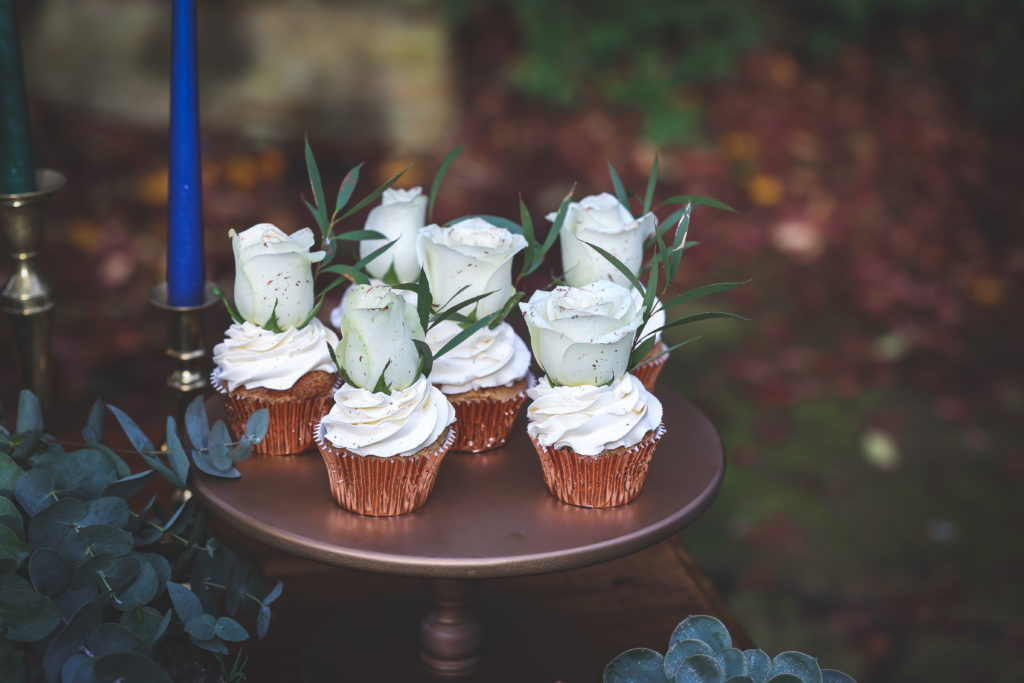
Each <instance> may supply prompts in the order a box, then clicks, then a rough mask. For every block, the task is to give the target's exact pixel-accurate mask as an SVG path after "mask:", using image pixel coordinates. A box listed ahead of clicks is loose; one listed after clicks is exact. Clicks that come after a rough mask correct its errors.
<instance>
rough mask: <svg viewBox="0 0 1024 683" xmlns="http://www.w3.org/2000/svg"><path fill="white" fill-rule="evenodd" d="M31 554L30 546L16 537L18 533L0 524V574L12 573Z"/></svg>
mask: <svg viewBox="0 0 1024 683" xmlns="http://www.w3.org/2000/svg"><path fill="white" fill-rule="evenodd" d="M31 554H32V546H30V545H29V544H28V543H25V541H23V540H22V539H20V538H18V534H16V533H14V530H13V529H11V528H10V527H8V526H7V525H5V524H0V574H13V573H14V572H16V571H18V568H19V567H21V564H22V563H23V562H24V561H25V560H27V559H28V558H29V556H30V555H31Z"/></svg>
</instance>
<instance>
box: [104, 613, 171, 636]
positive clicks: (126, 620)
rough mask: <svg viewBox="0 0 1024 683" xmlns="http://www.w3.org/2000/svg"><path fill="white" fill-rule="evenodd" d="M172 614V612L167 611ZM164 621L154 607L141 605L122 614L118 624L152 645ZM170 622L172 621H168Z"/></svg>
mask: <svg viewBox="0 0 1024 683" xmlns="http://www.w3.org/2000/svg"><path fill="white" fill-rule="evenodd" d="M167 613H168V614H170V610H168V611H167ZM163 620H164V617H163V616H162V615H161V614H160V612H158V611H156V610H155V609H153V608H152V607H147V606H145V605H139V606H137V607H136V608H135V609H132V610H130V611H127V612H122V613H121V616H120V618H119V619H118V621H117V623H119V624H121V626H124V627H125V628H126V629H128V630H129V631H131V632H132V633H134V634H135V635H136V636H138V637H139V639H140V640H141V641H142V642H144V643H152V642H153V641H154V640H155V638H156V637H157V631H158V630H159V629H160V626H161V624H162V622H163ZM168 621H170V620H169V619H168Z"/></svg>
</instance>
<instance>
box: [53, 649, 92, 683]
mask: <svg viewBox="0 0 1024 683" xmlns="http://www.w3.org/2000/svg"><path fill="white" fill-rule="evenodd" d="M93 664H94V662H93V659H92V657H90V656H88V655H84V654H75V655H71V656H70V657H68V658H67V660H65V662H64V666H62V667H61V668H60V680H61V681H62V682H64V683H75V676H78V680H79V681H83V682H84V683H94V681H95V680H96V679H95V678H93V677H92V667H93ZM79 669H85V670H86V671H84V672H83V674H82V675H79V674H78V670H79Z"/></svg>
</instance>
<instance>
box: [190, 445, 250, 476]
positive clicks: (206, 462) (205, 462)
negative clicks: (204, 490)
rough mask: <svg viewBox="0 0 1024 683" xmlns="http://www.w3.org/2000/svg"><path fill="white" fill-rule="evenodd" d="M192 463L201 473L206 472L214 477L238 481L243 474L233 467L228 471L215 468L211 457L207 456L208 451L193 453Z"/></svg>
mask: <svg viewBox="0 0 1024 683" xmlns="http://www.w3.org/2000/svg"><path fill="white" fill-rule="evenodd" d="M192 462H193V464H195V466H196V467H198V468H199V470H200V471H201V472H205V473H206V474H209V475H211V476H214V477H224V478H227V479H237V478H238V477H241V476H242V473H241V472H239V471H238V470H237V469H236V468H235V467H233V466H232V467H231V468H229V469H226V470H222V469H219V468H217V467H215V466H214V464H213V462H211V461H210V456H209V455H207V453H206V451H192Z"/></svg>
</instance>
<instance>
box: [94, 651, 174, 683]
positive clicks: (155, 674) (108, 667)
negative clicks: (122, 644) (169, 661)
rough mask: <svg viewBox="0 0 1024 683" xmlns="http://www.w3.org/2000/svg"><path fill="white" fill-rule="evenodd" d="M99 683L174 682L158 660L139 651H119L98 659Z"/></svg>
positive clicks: (96, 667)
mask: <svg viewBox="0 0 1024 683" xmlns="http://www.w3.org/2000/svg"><path fill="white" fill-rule="evenodd" d="M93 673H94V674H95V676H96V681H97V683H174V681H172V680H171V677H170V676H168V675H167V672H166V671H164V670H163V669H161V668H160V667H159V666H158V665H157V664H156V662H154V661H153V660H151V659H149V658H148V657H146V656H144V655H141V654H139V653H138V652H117V653H114V654H109V655H105V656H103V657H100V658H98V659H97V660H96V663H95V664H94V665H93Z"/></svg>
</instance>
